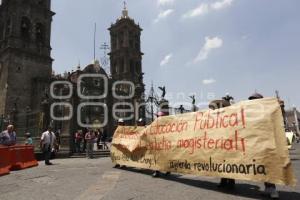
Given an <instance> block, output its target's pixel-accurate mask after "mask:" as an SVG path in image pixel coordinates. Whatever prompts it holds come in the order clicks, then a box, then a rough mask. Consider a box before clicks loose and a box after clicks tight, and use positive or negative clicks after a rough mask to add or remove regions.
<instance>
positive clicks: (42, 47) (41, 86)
mask: <svg viewBox="0 0 300 200" xmlns="http://www.w3.org/2000/svg"><path fill="white" fill-rule="evenodd" d="M50 7H51V1H50V0H43V1H41V0H26V1H25V0H2V4H1V5H0V115H1V126H2V127H1V128H3V126H4V124H5V123H13V124H14V125H15V127H16V129H17V130H18V132H19V133H20V135H22V133H25V131H30V132H32V133H34V134H38V132H40V131H41V130H42V129H43V127H42V126H41V123H39V121H41V120H42V118H43V116H44V115H43V110H42V109H43V106H42V104H41V102H42V101H43V99H45V98H47V96H48V95H49V84H50V79H51V74H52V58H51V57H50V53H51V46H50V36H51V22H52V17H53V15H54V13H53V12H52V11H51V10H50ZM3 122H5V123H3Z"/></svg>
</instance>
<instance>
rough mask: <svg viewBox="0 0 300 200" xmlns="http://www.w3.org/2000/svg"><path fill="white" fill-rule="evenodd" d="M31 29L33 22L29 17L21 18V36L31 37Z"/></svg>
mask: <svg viewBox="0 0 300 200" xmlns="http://www.w3.org/2000/svg"><path fill="white" fill-rule="evenodd" d="M30 30H31V23H30V20H29V19H28V18H27V17H22V20H21V36H22V37H23V38H26V39H29V38H30Z"/></svg>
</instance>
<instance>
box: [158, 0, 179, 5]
mask: <svg viewBox="0 0 300 200" xmlns="http://www.w3.org/2000/svg"><path fill="white" fill-rule="evenodd" d="M174 1H175V0H157V4H158V5H159V6H163V5H167V4H172V3H174Z"/></svg>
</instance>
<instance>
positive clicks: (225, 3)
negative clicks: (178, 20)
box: [182, 0, 233, 19]
mask: <svg viewBox="0 0 300 200" xmlns="http://www.w3.org/2000/svg"><path fill="white" fill-rule="evenodd" d="M232 2H233V0H221V1H217V2H214V3H210V4H207V3H201V4H200V5H199V6H198V7H196V8H194V9H192V10H189V11H188V12H186V13H185V14H183V15H182V18H183V19H185V18H194V17H197V16H200V15H204V14H207V13H209V12H211V11H214V10H215V11H217V10H221V9H224V8H226V7H229V6H230V5H231V4H232Z"/></svg>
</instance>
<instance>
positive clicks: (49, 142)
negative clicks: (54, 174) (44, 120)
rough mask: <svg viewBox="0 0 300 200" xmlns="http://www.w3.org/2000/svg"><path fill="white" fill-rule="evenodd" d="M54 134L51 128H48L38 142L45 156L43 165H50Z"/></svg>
mask: <svg viewBox="0 0 300 200" xmlns="http://www.w3.org/2000/svg"><path fill="white" fill-rule="evenodd" d="M55 140H56V137H55V134H54V133H53V132H52V127H51V126H49V127H48V129H47V131H45V132H44V133H42V137H41V140H40V147H41V150H42V151H43V153H44V156H45V165H52V163H51V162H50V157H51V151H52V148H53V147H54V144H55Z"/></svg>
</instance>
